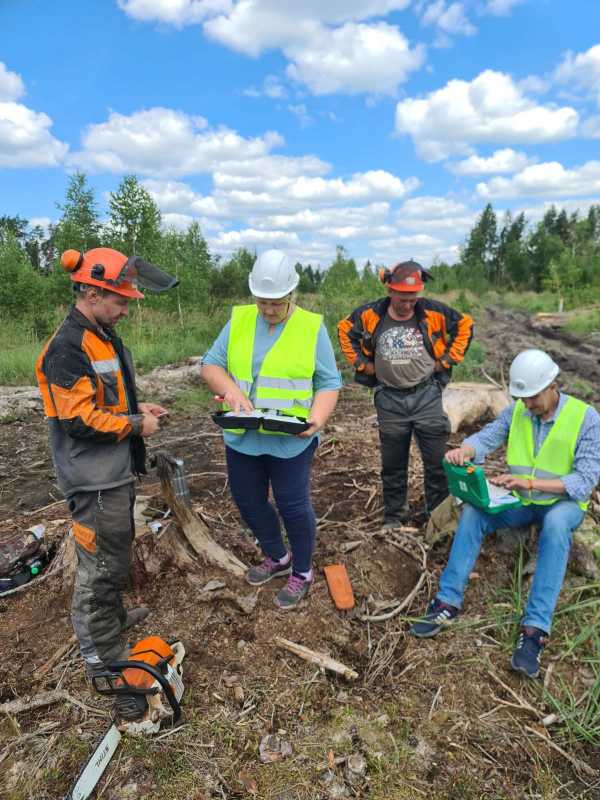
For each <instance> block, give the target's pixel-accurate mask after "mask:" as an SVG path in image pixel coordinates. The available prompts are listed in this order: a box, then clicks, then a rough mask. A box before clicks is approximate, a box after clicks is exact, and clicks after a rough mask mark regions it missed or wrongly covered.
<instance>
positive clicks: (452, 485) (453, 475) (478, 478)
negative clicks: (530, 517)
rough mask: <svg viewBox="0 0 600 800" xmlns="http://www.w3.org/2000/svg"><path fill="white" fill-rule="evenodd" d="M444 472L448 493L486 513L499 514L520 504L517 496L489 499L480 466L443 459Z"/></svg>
mask: <svg viewBox="0 0 600 800" xmlns="http://www.w3.org/2000/svg"><path fill="white" fill-rule="evenodd" d="M443 465H444V472H445V473H446V476H447V478H448V489H449V491H450V494H451V495H453V496H454V497H458V498H460V499H461V500H463V501H464V502H465V503H470V504H471V505H472V506H475V507H476V508H480V509H481V510H482V511H487V513H488V514H499V513H500V512H501V511H506V510H507V509H509V508H516V507H517V506H520V505H521V501H520V500H519V498H518V497H513V500H510V499H507V500H506V501H503V502H494V501H491V500H490V493H489V491H488V485H487V481H486V477H485V473H484V471H483V468H482V467H477V466H475V465H474V464H471V463H469V462H467V463H466V464H465V465H464V466H462V467H461V466H458V465H456V464H451V463H450V462H449V461H446V459H444V461H443Z"/></svg>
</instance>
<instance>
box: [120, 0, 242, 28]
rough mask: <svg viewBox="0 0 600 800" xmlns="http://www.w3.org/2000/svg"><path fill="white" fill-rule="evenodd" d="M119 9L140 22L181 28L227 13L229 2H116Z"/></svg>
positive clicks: (227, 0)
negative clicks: (158, 23) (159, 23)
mask: <svg viewBox="0 0 600 800" xmlns="http://www.w3.org/2000/svg"><path fill="white" fill-rule="evenodd" d="M118 4H119V8H120V9H121V10H122V11H124V12H125V13H126V14H127V15H128V16H130V17H133V18H134V19H138V20H141V21H142V22H163V23H165V24H167V25H175V26H176V27H181V26H183V25H193V24H194V23H198V22H202V21H203V20H204V19H206V18H207V17H209V16H213V15H214V14H219V13H227V12H228V11H229V10H230V9H231V6H232V3H231V0H118Z"/></svg>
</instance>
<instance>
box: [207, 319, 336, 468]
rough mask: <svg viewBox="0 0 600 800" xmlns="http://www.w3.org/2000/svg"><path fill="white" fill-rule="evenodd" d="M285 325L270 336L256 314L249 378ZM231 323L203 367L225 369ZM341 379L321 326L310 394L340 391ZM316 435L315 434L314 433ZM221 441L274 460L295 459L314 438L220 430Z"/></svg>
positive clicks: (234, 447)
mask: <svg viewBox="0 0 600 800" xmlns="http://www.w3.org/2000/svg"><path fill="white" fill-rule="evenodd" d="M284 326H285V323H280V324H279V325H276V326H275V329H274V331H273V332H272V333H269V323H268V322H267V321H266V320H265V319H264V318H263V317H262V316H261V315H260V314H259V315H258V317H257V319H256V333H255V336H254V352H253V353H252V377H253V379H254V380H256V377H257V375H258V373H259V371H260V367H261V364H262V362H263V361H264V359H265V356H266V355H267V353H268V352H269V350H270V349H271V347H273V345H274V344H275V342H276V341H277V339H278V338H279V337H280V336H281V333H282V331H283V329H284ZM230 328H231V321H229V322H227V324H226V325H225V326H224V328H223V329H222V330H221V332H220V333H219V335H218V336H217V338H216V339H215V341H214V342H213V344H212V345H211V347H210V349H209V350H208V351H207V352H206V353H205V354H204V355H203V357H202V364H213V365H215V366H217V367H222V368H223V369H225V370H226V369H227V347H228V344H229V332H230ZM341 386H342V379H341V376H340V373H339V370H338V368H337V365H336V363H335V356H334V354H333V347H332V346H331V341H330V339H329V334H328V333H327V329H326V328H325V326H324V325H323V324H322V323H321V327H320V329H319V333H318V335H317V352H316V367H315V372H314V374H313V393H314V394H315V395H316V394H318V393H319V392H323V391H327V390H332V389H340V388H341ZM250 401H251V402H252V403H254V402H255V388H254V386H253V387H252V389H251V390H250ZM315 435H316V436H318V434H315ZM223 439H224V441H225V444H226V445H227V446H228V447H231V448H233V450H237V451H238V452H240V453H245V454H246V455H249V456H260V455H269V456H276V457H277V458H294V456H297V455H299V454H300V453H301V452H302V451H303V450H305V449H306V448H307V447H308V445H309V444H310V443H311V442H312V440H313V439H314V436H311V437H309V438H300V437H299V436H272V435H268V434H264V433H260V432H259V431H246V432H245V433H243V434H241V435H237V434H235V433H228V432H227V431H223Z"/></svg>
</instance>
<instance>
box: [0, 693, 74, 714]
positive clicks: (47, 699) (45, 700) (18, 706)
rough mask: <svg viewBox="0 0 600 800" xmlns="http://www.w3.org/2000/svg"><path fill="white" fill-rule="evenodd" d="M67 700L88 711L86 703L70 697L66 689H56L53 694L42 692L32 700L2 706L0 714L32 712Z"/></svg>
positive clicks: (17, 701) (19, 700)
mask: <svg viewBox="0 0 600 800" xmlns="http://www.w3.org/2000/svg"><path fill="white" fill-rule="evenodd" d="M63 700H66V702H67V703H72V704H73V705H74V706H78V707H79V708H82V709H84V710H85V711H87V710H88V707H87V706H86V705H85V703H82V702H81V701H80V700H77V698H75V697H73V696H72V695H70V694H69V693H68V692H67V691H65V690H64V689H54V690H53V691H51V692H40V693H39V694H37V695H36V696H35V697H33V698H32V699H31V700H21V699H18V698H17V699H16V700H11V701H10V702H8V703H2V705H0V714H20V713H21V712H23V711H31V709H33V708H40V707H41V706H51V705H53V704H54V703H60V702H61V701H63Z"/></svg>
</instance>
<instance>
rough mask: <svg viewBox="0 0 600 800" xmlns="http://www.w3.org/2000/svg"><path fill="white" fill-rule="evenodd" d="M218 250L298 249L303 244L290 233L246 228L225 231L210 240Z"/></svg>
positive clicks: (295, 235) (294, 234)
mask: <svg viewBox="0 0 600 800" xmlns="http://www.w3.org/2000/svg"><path fill="white" fill-rule="evenodd" d="M210 243H211V244H212V246H213V247H214V248H215V249H216V250H220V251H226V252H231V251H232V250H238V249H239V248H240V247H247V248H249V249H253V248H256V247H258V248H266V247H280V248H282V249H287V248H290V247H298V246H300V244H301V242H300V239H299V237H298V235H297V234H296V233H291V232H289V231H259V230H255V229H253V228H245V229H244V230H240V231H224V232H223V233H220V234H219V235H218V236H216V237H214V238H213V239H211V240H210Z"/></svg>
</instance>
